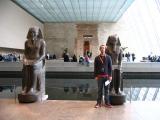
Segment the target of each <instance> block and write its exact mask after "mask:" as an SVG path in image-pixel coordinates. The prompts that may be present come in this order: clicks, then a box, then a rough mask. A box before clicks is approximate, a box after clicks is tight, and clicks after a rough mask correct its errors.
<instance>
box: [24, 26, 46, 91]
mask: <svg viewBox="0 0 160 120" xmlns="http://www.w3.org/2000/svg"><path fill="white" fill-rule="evenodd" d="M42 38H43V37H42V33H41V30H40V29H39V28H38V27H31V28H30V29H29V31H28V34H27V40H26V41H25V49H24V58H23V80H22V93H23V94H35V93H36V92H39V91H42V89H45V88H44V85H43V84H45V82H44V81H45V70H44V65H45V48H46V44H45V41H44V40H43V39H42Z"/></svg>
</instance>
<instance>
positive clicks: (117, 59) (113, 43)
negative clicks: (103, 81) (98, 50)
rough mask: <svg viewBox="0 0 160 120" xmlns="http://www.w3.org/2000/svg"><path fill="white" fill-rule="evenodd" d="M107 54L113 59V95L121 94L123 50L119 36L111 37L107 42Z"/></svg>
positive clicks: (111, 87)
mask: <svg viewBox="0 0 160 120" xmlns="http://www.w3.org/2000/svg"><path fill="white" fill-rule="evenodd" d="M106 45H107V49H106V53H107V54H108V55H110V56H111V59H112V65H113V66H112V82H111V85H110V91H111V93H116V94H120V93H121V92H120V85H122V83H121V82H122V81H121V76H120V75H121V73H120V69H121V62H122V49H121V43H120V40H119V37H118V36H117V35H111V36H109V37H108V40H107V43H106Z"/></svg>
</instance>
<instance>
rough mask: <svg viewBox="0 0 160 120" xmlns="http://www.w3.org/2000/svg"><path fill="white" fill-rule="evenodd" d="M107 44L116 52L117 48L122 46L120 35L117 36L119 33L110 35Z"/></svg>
mask: <svg viewBox="0 0 160 120" xmlns="http://www.w3.org/2000/svg"><path fill="white" fill-rule="evenodd" d="M106 45H107V47H109V48H110V49H112V50H113V51H114V52H115V51H116V49H117V48H118V47H120V46H121V43H120V40H119V37H118V36H117V34H115V35H110V36H109V37H108V40H107V43H106Z"/></svg>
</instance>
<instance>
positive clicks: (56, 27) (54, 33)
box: [44, 23, 77, 58]
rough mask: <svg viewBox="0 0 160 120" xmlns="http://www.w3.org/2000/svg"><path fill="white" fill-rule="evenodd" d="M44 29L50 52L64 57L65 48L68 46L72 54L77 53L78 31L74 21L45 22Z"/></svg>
mask: <svg viewBox="0 0 160 120" xmlns="http://www.w3.org/2000/svg"><path fill="white" fill-rule="evenodd" d="M44 31H45V40H46V44H47V51H48V52H49V53H50V54H53V53H54V54H56V56H57V57H58V58H59V57H62V53H63V51H64V49H65V48H68V52H69V54H70V55H71V56H72V55H73V54H75V52H76V51H75V47H76V46H75V39H76V37H77V32H76V25H75V24H74V23H45V24H44Z"/></svg>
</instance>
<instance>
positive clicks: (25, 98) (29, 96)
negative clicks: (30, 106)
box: [18, 94, 38, 103]
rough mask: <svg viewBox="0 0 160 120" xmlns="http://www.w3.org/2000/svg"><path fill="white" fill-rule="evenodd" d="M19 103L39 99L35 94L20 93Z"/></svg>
mask: <svg viewBox="0 0 160 120" xmlns="http://www.w3.org/2000/svg"><path fill="white" fill-rule="evenodd" d="M18 101H19V103H33V102H36V101H38V96H37V95H33V94H26V95H24V94H18Z"/></svg>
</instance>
